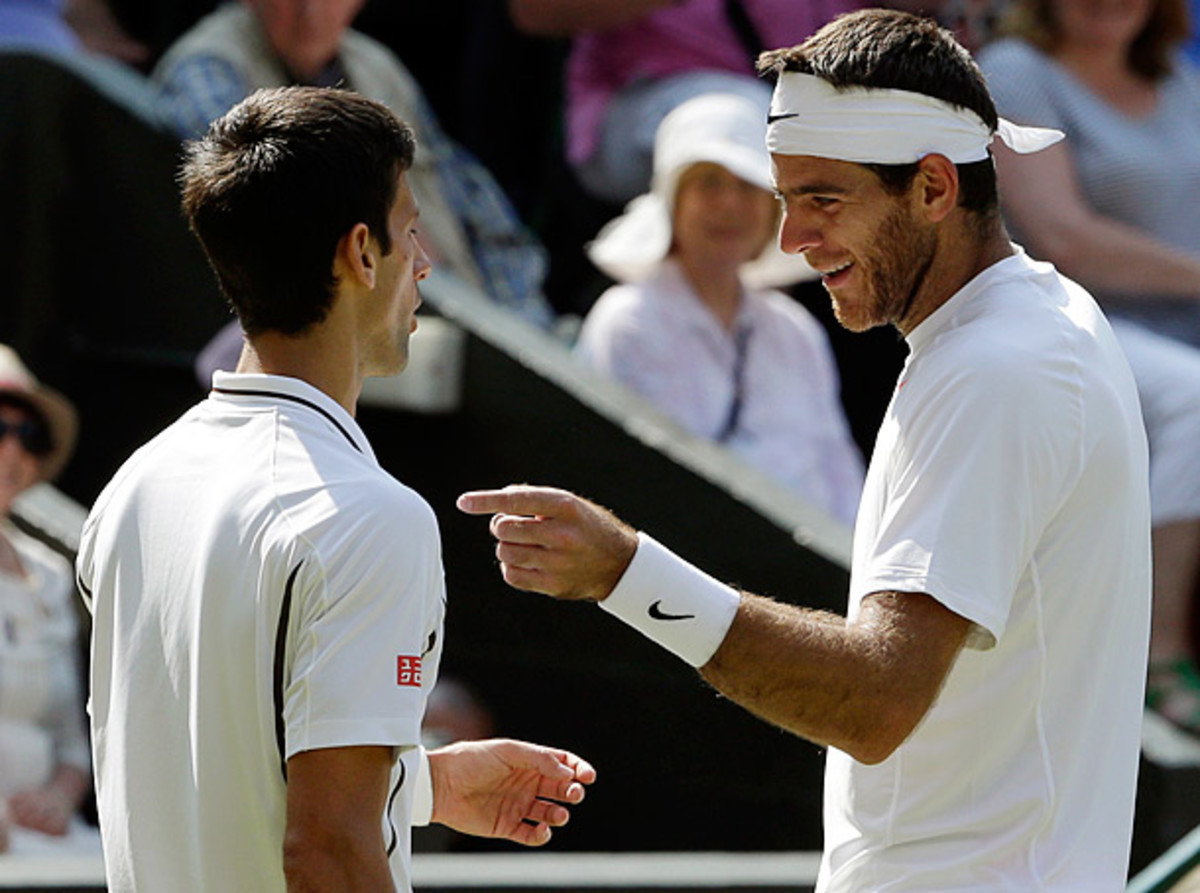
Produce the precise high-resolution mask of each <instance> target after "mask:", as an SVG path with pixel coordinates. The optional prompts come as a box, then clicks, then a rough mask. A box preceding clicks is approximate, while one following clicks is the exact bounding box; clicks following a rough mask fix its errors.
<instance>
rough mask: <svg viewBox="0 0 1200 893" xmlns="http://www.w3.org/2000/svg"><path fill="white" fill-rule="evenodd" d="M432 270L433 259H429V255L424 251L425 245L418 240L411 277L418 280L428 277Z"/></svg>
mask: <svg viewBox="0 0 1200 893" xmlns="http://www.w3.org/2000/svg"><path fill="white" fill-rule="evenodd" d="M432 272H433V261H431V260H430V259H429V255H428V254H426V253H425V246H424V245H422V244H421V243H420V242H419V241H418V242H417V257H416V260H414V261H413V278H414V279H416V280H417V281H418V282H420V281H421V280H423V279H428V278H429V274H430V273H432Z"/></svg>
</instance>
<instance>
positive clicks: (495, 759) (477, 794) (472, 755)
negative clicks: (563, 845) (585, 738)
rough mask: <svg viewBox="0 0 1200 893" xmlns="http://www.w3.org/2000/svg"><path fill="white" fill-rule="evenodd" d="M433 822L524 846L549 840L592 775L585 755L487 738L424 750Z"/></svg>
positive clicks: (579, 796) (593, 777)
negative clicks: (429, 784) (431, 790)
mask: <svg viewBox="0 0 1200 893" xmlns="http://www.w3.org/2000/svg"><path fill="white" fill-rule="evenodd" d="M429 768H430V773H431V775H432V778H433V821H435V822H438V823H439V824H442V825H446V826H447V827H449V828H453V829H454V830H456V831H461V832H463V833H464V834H473V835H475V836H477V837H499V838H504V839H506V840H511V841H513V842H515V843H520V844H524V845H525V846H541V845H542V844H544V843H546V842H547V841H549V840H550V837H551V834H552V833H553V832H552V830H551V829H552V828H558V827H561V826H562V825H565V824H566V823H567V821H568V820H569V819H570V817H571V813H570V810H569V809H568V808H567V806H568V805H574V804H577V803H579V802H581V801H582V800H583V796H584V788H583V786H584V785H585V784H591V783H592V782H593V781H594V780H595V778H596V770H595V769H593V768H592V766H591V764H589V763H588V762H587V761H586V760H583V759H580V758H579V757H577V756H575V754H573V753H569V752H567V751H565V750H556V749H554V748H550V747H542V746H541V745H537V744H527V743H526V742H524V741H512V740H509V739H503V738H493V739H489V740H486V741H461V742H458V743H457V744H450V745H448V746H446V747H441V748H438V749H437V750H434V751H431V752H430V754H429Z"/></svg>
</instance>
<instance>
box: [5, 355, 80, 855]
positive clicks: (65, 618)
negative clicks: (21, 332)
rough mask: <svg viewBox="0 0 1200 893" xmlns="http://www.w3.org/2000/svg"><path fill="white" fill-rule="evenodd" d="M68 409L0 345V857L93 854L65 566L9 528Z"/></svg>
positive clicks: (71, 438) (49, 463) (66, 450)
mask: <svg viewBox="0 0 1200 893" xmlns="http://www.w3.org/2000/svg"><path fill="white" fill-rule="evenodd" d="M76 432H77V421H76V413H75V409H74V407H73V406H72V405H71V404H70V402H69V401H67V399H66V398H65V397H63V396H62V395H61V394H59V393H58V392H57V391H54V390H51V389H50V388H47V387H45V386H44V385H41V384H39V383H38V382H37V380H36V379H35V378H34V377H33V375H32V374H30V372H29V370H28V369H26V368H25V365H24V364H23V363H22V362H21V360H20V358H19V357H18V356H17V354H16V353H15V352H14V351H13V350H12V349H11V348H9V347H8V346H6V345H3V344H0V826H2V825H4V824H5V823H7V824H8V825H9V826H10V827H9V828H7V829H0V830H2V831H4V832H5V833H0V838H7V839H4V840H0V849H6V848H8V845H9V844H11V848H12V850H13V851H20V852H33V851H42V850H44V849H45V848H46V846H47V845H49V843H50V842H51V841H55V842H57V848H56V850H55V851H57V852H61V851H62V848H63V847H66V848H70V849H74V848H76V847H79V848H85V847H86V848H90V849H91V850H93V851H96V852H98V851H99V837H98V836H97V835H96V832H95V830H94V829H90V828H87V827H86V826H85V825H84V824H83V823H82V822H81V821H80V820H79V819H78V818H77V817H76V815H75V813H76V811H77V810H78V808H79V805H80V802H81V801H82V800H83V797H84V795H85V794H86V793H87V791H88V788H89V786H90V780H91V757H90V753H89V750H88V745H87V736H86V733H85V731H84V727H83V717H84V714H83V705H82V701H81V693H80V689H81V685H80V677H79V667H78V662H77V651H76V630H77V622H76V612H75V606H74V597H75V586H74V582H73V572H72V570H71V566H70V564H69V563H68V562H67V561H66V560H65V559H63V558H62V557H61V556H59V555H58V554H57V553H56V552H53V551H51V550H50V549H49V548H48V547H47V546H45V545H43V544H42V543H41V542H40V541H38V540H35V539H34V538H33V537H30V536H28V535H27V534H25V533H23V532H22V531H21V530H20V529H18V528H17V527H16V526H15V525H14V524H13V523H12V522H11V521H9V512H10V510H11V508H12V504H13V501H14V500H15V499H16V497H17V496H18V495H20V493H21V492H23V491H24V490H26V489H27V488H29V487H31V486H33V485H34V484H36V483H39V482H41V481H47V480H51V479H53V478H54V477H55V476H56V475H57V474H58V472H59V471H60V470H61V469H62V467H63V465H65V464H66V461H67V459H69V458H70V455H71V452H72V450H73V449H74V447H75V439H76Z"/></svg>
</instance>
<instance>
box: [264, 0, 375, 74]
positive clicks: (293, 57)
mask: <svg viewBox="0 0 1200 893" xmlns="http://www.w3.org/2000/svg"><path fill="white" fill-rule="evenodd" d="M245 2H246V4H247V5H248V6H249V7H250V8H251V9H253V10H254V12H255V14H256V15H257V16H258V18H259V19H260V20H261V21H262V25H263V30H264V31H265V32H266V34H267V39H268V40H269V41H270V42H271V46H273V47H274V48H275V52H277V53H279V55H280V56H281V57H283V59H284V61H285V62H286V63H287V66H288V68H289V69H290V70H291V72H292V74H294V75H296V76H297V77H300V78H303V79H305V80H312V79H313V78H315V77H316V76H317V75H318V74H320V73H321V71H322V69H324V68H325V67H326V66H327V65H329V63H330V62H332V61H333V58H334V56H336V55H337V52H338V47H339V46H340V45H341V41H342V34H344V33H345V31H346V29H347V28H349V27H350V23H351V22H353V21H354V18H355V16H357V15H358V13H359V10H361V9H362V7H363V3H364V2H365V0H245Z"/></svg>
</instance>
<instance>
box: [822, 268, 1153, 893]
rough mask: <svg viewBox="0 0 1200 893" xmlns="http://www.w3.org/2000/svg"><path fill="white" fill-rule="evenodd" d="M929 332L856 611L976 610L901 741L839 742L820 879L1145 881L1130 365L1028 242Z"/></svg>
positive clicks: (881, 472) (931, 320)
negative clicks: (907, 607) (928, 598)
mask: <svg viewBox="0 0 1200 893" xmlns="http://www.w3.org/2000/svg"><path fill="white" fill-rule="evenodd" d="M908 342H909V347H910V355H909V357H908V360H907V362H906V364H905V367H904V369H903V371H902V372H901V375H900V379H899V382H898V384H897V387H896V390H895V393H894V395H893V397H892V402H891V405H890V406H889V408H888V411H887V413H886V416H885V418H884V421H883V424H882V426H881V428H880V432H879V437H878V439H877V441H876V445H875V454H874V456H873V457H872V460H871V464H870V468H869V470H868V472H867V482H866V487H865V490H864V494H863V501H862V505H861V506H860V508H859V513H858V523H857V526H856V528H855V532H854V557H853V564H852V568H851V581H850V610H849V613H850V616H851V617H853V616H855V615H856V614H857V612H858V610H859V606H860V604H861V602H862V599H863V598H864V597H866V596H867V595H869V594H870V593H873V592H879V591H886V590H897V591H901V592H925V593H929V594H931V595H932V596H933V597H934V598H936V599H937V600H938V601H939V602H941V603H942V604H943V605H945V606H946V607H948V608H949V609H950V610H952V611H954V612H955V613H957V614H959V615H961V616H962V617H965V618H967V619H968V620H971V621H972V622H973V624H974V626H973V631H972V634H971V636H970V637H969V639H968V642H967V649H966V650H964V651H963V653H962V654H961V655H959V657H958V660H957V661H956V662H955V664H954V667H953V668H952V669H951V671H950V674H949V676H948V677H947V679H946V683H945V685H944V687H943V689H942V691H941V693H940V695H939V696H938V698H937V701H936V702H935V704H934V706H933V707H932V708H931V710H930V711H929V713H928V714H927V715H926V716H925V718H924V720H923V721H922V723H921V724H920V725H919V726H918V727H917V729H916V731H914V732H913V734H912V735H911V736H910V737H909V738H908V740H907V741H905V742H904V743H903V744H902V745H901V746H900V747H899V748H898V749H897V750H896V751H895V753H894V754H893V755H892V756H891V757H889V758H888V759H887V760H885V761H884V762H883V763H881V764H879V765H876V766H866V765H863V764H861V763H858V762H856V761H854V760H853V759H852V758H851V757H849V756H848V755H847V754H845V753H842V752H840V751H838V750H836V749H831V750H830V751H829V754H828V761H827V768H826V781H825V859H824V864H823V866H822V876H821V879H820V882H819V883H818V885H817V889H818V890H821V891H823V893H851V891H854V893H858V891H863V890H889V891H913V893H917V891H920V893H932V891H951V890H953V891H967V890H972V891H981V893H982V891H988V893H994V891H998V890H1012V891H1033V890H1039V891H1041V890H1054V891H1079V893H1085V891H1086V893H1106V891H1111V893H1116V891H1120V890H1124V888H1125V877H1126V872H1127V869H1128V862H1129V846H1130V836H1131V832H1132V826H1133V806H1134V791H1135V787H1136V778H1137V766H1138V750H1139V743H1140V729H1141V717H1142V693H1143V691H1144V685H1145V671H1146V648H1147V641H1148V636H1149V614H1150V514H1149V512H1150V509H1149V495H1148V480H1149V473H1148V470H1147V458H1146V439H1145V434H1144V430H1143V427H1142V421H1141V415H1140V412H1139V407H1138V400H1137V392H1136V389H1135V387H1134V383H1133V378H1132V375H1131V374H1130V372H1129V368H1128V365H1127V364H1126V362H1125V359H1124V356H1123V355H1122V354H1121V351H1120V349H1119V347H1118V346H1117V343H1116V340H1115V339H1114V337H1113V334H1112V331H1111V330H1110V328H1109V326H1108V323H1107V322H1106V321H1105V320H1104V318H1103V316H1102V315H1101V314H1100V311H1099V310H1098V309H1097V307H1096V304H1095V302H1094V301H1093V300H1092V299H1091V297H1090V296H1089V295H1088V294H1087V293H1086V292H1085V291H1084V290H1083V289H1082V288H1080V287H1079V286H1077V285H1076V284H1075V283H1073V282H1070V281H1069V280H1067V279H1064V278H1063V277H1061V276H1059V275H1058V274H1057V273H1056V271H1055V270H1054V268H1053V267H1052V266H1050V265H1049V264H1043V263H1036V262H1034V261H1031V260H1030V259H1029V258H1027V257H1026V256H1025V255H1024V253H1021V252H1018V254H1017V255H1016V256H1013V257H1009V258H1006V259H1004V260H1002V261H1000V262H999V263H997V264H994V265H993V266H991V267H989V268H988V269H987V270H985V271H984V272H982V273H981V274H979V275H978V276H977V277H975V278H974V279H973V280H971V281H970V282H969V283H967V284H966V285H965V286H964V287H963V288H962V289H960V290H959V291H958V292H957V293H956V294H955V295H954V296H953V297H952V298H951V299H950V300H949V301H948V302H947V303H946V304H944V305H942V306H941V307H940V308H938V310H936V311H935V312H934V313H933V314H931V315H930V316H929V317H928V318H927V319H925V320H924V321H923V322H922V323H921V324H920V325H919V326H917V328H916V329H914V330H913V331H912V332H911V333H910V334H909V336H908Z"/></svg>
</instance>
